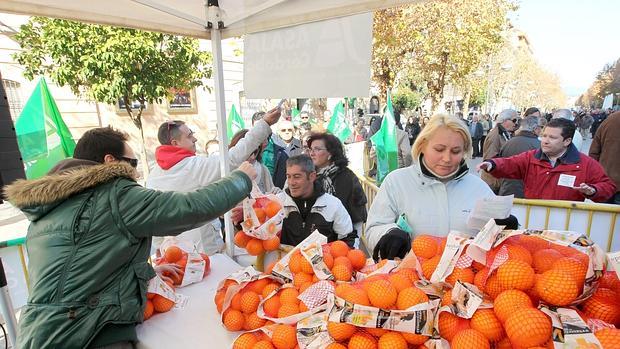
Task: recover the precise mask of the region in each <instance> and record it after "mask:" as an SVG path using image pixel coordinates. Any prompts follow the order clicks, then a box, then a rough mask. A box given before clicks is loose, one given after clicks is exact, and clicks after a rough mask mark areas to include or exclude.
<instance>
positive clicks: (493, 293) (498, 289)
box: [484, 273, 506, 299]
mask: <svg viewBox="0 0 620 349" xmlns="http://www.w3.org/2000/svg"><path fill="white" fill-rule="evenodd" d="M505 290H506V289H505V288H504V287H502V285H501V284H500V283H499V278H498V277H497V273H493V274H492V275H491V276H489V278H488V279H487V283H486V285H484V292H485V293H486V294H488V295H489V297H491V298H492V299H495V297H497V296H498V295H499V294H500V293H502V292H504V291H505Z"/></svg>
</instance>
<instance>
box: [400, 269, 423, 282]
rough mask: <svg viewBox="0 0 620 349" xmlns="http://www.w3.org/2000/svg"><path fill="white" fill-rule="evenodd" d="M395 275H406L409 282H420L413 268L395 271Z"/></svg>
mask: <svg viewBox="0 0 620 349" xmlns="http://www.w3.org/2000/svg"><path fill="white" fill-rule="evenodd" d="M397 273H398V274H402V275H406V276H407V277H408V278H409V280H411V282H415V281H418V280H420V278H419V277H418V273H417V272H416V271H415V269H414V268H403V269H400V270H399V271H397Z"/></svg>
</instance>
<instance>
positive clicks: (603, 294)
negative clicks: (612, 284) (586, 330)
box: [581, 288, 620, 325]
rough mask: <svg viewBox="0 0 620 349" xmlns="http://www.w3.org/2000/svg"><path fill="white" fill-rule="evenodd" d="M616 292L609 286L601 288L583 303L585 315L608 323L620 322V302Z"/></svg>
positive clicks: (616, 323)
mask: <svg viewBox="0 0 620 349" xmlns="http://www.w3.org/2000/svg"><path fill="white" fill-rule="evenodd" d="M617 299H618V296H617V294H616V293H615V292H613V291H612V290H610V289H607V288H599V289H598V290H596V292H595V293H594V294H593V295H592V297H590V298H588V299H586V301H585V302H583V303H582V304H581V309H582V310H583V312H584V313H585V315H587V316H590V317H593V318H597V319H600V320H603V321H605V322H607V323H610V324H614V325H619V324H620V303H619V302H618V300H617Z"/></svg>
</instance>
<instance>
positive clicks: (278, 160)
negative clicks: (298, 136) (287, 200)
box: [271, 143, 288, 189]
mask: <svg viewBox="0 0 620 349" xmlns="http://www.w3.org/2000/svg"><path fill="white" fill-rule="evenodd" d="M273 146H274V156H273V157H274V160H273V175H272V176H271V178H272V179H273V185H275V186H276V187H278V188H280V189H284V183H285V182H286V160H288V155H286V151H285V150H284V148H282V147H281V146H279V145H277V144H275V143H274V145H273Z"/></svg>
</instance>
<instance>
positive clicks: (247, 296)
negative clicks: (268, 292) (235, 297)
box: [241, 291, 260, 314]
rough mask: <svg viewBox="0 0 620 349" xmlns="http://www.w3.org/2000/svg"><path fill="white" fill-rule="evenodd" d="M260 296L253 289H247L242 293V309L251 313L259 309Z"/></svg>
mask: <svg viewBox="0 0 620 349" xmlns="http://www.w3.org/2000/svg"><path fill="white" fill-rule="evenodd" d="M258 303H260V296H259V295H258V294H256V293H255V292H252V291H246V292H244V293H243V295H241V311H242V312H244V313H246V314H250V313H253V312H255V311H256V309H258Z"/></svg>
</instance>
